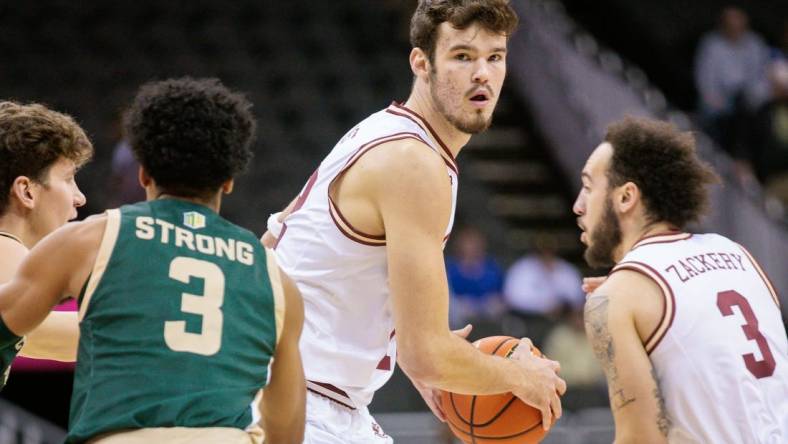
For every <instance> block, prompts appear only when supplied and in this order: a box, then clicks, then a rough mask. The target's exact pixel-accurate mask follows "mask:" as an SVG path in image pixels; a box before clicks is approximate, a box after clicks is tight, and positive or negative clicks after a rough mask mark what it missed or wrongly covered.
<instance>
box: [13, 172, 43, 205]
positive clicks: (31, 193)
mask: <svg viewBox="0 0 788 444" xmlns="http://www.w3.org/2000/svg"><path fill="white" fill-rule="evenodd" d="M10 195H11V197H12V198H15V199H16V200H17V201H18V202H19V203H20V204H21V205H22V206H23V207H25V208H27V209H29V210H32V209H33V207H35V200H36V196H38V189H37V187H36V184H35V182H33V181H32V180H30V178H29V177H27V176H19V177H17V178H16V179H14V182H13V183H12V184H11V193H10Z"/></svg>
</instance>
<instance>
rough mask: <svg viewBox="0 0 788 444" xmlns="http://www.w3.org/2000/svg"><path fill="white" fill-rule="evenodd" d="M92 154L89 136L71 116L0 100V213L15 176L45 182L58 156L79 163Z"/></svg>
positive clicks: (8, 197)
mask: <svg viewBox="0 0 788 444" xmlns="http://www.w3.org/2000/svg"><path fill="white" fill-rule="evenodd" d="M92 156H93V145H92V144H91V143H90V139H88V137H87V135H86V134H85V131H84V130H83V129H82V128H81V127H80V126H79V125H78V124H77V123H76V122H75V121H74V119H73V118H71V116H68V115H66V114H62V113H59V112H57V111H53V110H51V109H49V108H47V107H45V106H43V105H40V104H37V103H31V104H20V103H16V102H10V101H2V102H0V187H1V188H0V214H3V213H4V212H5V211H6V209H7V207H8V203H9V199H10V190H11V185H12V184H13V183H14V180H16V178H17V177H20V176H26V177H29V178H30V179H32V180H34V181H36V182H39V183H43V184H46V180H47V177H48V175H49V168H50V167H51V166H52V164H54V163H55V162H57V161H58V160H60V159H61V158H65V159H69V160H72V161H74V163H75V164H77V166H81V165H83V164H84V163H85V162H87V161H88V160H90V158H91V157H92Z"/></svg>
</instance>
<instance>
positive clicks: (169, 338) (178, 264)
mask: <svg viewBox="0 0 788 444" xmlns="http://www.w3.org/2000/svg"><path fill="white" fill-rule="evenodd" d="M192 277H196V278H201V279H203V281H204V289H203V294H202V295H194V294H189V293H183V294H181V311H182V312H184V313H191V314H196V315H200V316H202V331H200V332H199V333H190V332H187V331H186V321H167V322H165V323H164V341H165V342H166V343H167V346H168V347H170V348H171V349H172V350H174V351H179V352H189V353H196V354H198V355H204V356H211V355H215V354H216V353H217V352H218V351H219V349H220V348H221V347H222V323H223V317H222V303H223V302H224V273H223V272H222V269H221V268H219V266H218V265H216V264H214V263H212V262H207V261H201V260H199V259H193V258H190V257H182V256H181V257H176V258H175V259H173V260H172V262H170V278H171V279H175V280H176V281H179V282H183V283H186V284H188V283H189V280H190V279H191V278H192Z"/></svg>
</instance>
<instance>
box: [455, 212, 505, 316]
mask: <svg viewBox="0 0 788 444" xmlns="http://www.w3.org/2000/svg"><path fill="white" fill-rule="evenodd" d="M446 276H447V278H448V280H449V291H450V292H451V304H450V317H451V324H452V327H454V328H460V327H462V326H463V325H465V323H466V322H468V321H470V320H474V319H485V318H486V319H493V318H495V317H497V316H498V315H500V314H501V313H502V312H503V311H504V309H503V303H502V302H501V287H502V285H503V271H502V270H501V267H500V266H499V265H498V263H497V262H496V261H495V259H494V258H493V257H492V256H490V255H488V254H487V241H486V239H485V238H484V235H483V234H482V233H481V231H479V230H478V229H477V228H475V227H471V226H467V227H463V228H462V229H460V230H459V232H458V233H457V234H456V238H455V244H454V256H448V257H447V258H446Z"/></svg>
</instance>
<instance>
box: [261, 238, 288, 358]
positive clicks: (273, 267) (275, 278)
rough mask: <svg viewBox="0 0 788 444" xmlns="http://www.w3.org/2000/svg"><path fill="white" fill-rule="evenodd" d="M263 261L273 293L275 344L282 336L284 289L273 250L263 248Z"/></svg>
mask: <svg viewBox="0 0 788 444" xmlns="http://www.w3.org/2000/svg"><path fill="white" fill-rule="evenodd" d="M265 261H266V267H267V268H268V279H269V280H270V281H271V289H272V290H273V293H274V318H275V319H276V343H277V344H279V338H280V337H281V336H282V327H283V326H284V322H285V289H284V287H283V286H282V276H281V275H280V274H279V265H277V263H276V255H275V254H274V250H271V249H268V248H265Z"/></svg>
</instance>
